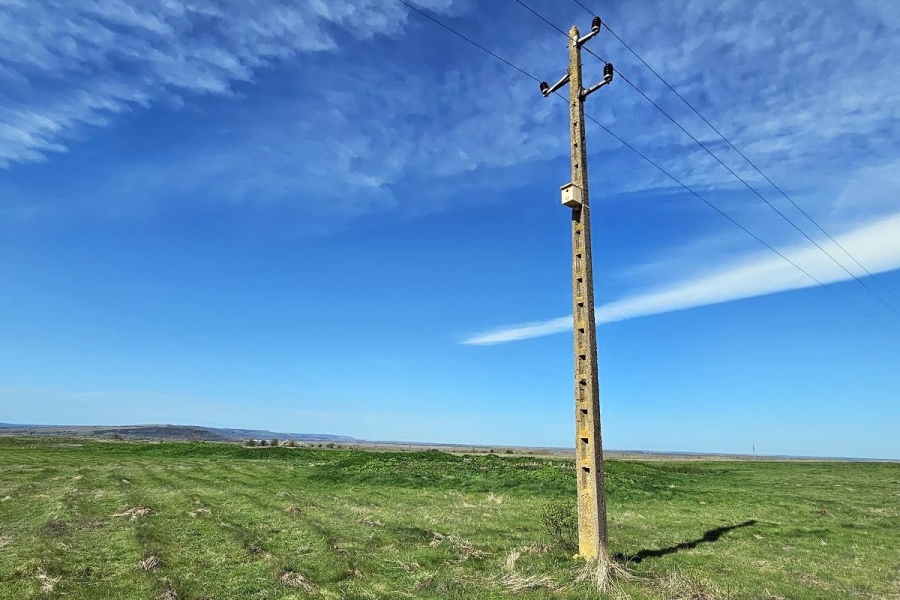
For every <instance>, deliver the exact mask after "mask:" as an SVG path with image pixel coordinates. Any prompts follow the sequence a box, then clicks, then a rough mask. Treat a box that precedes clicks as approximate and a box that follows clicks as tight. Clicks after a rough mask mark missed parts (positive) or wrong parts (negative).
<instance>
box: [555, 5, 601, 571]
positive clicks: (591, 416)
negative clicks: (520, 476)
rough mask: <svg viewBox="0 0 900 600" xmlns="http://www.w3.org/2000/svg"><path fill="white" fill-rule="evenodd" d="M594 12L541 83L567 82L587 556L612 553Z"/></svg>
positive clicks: (581, 503) (581, 546)
mask: <svg viewBox="0 0 900 600" xmlns="http://www.w3.org/2000/svg"><path fill="white" fill-rule="evenodd" d="M600 27H601V22H600V18H599V17H595V18H594V21H593V23H592V26H591V31H590V32H589V33H588V34H587V35H585V36H584V37H579V33H578V28H577V27H574V26H573V27H572V29H571V30H570V31H569V69H568V72H567V73H566V75H565V76H564V77H563V78H562V79H560V80H559V81H558V82H557V83H556V84H554V85H553V86H548V85H547V84H546V83H545V82H542V83H541V92H542V93H543V94H544V96H549V95H550V94H552V93H554V92H556V90H558V89H559V88H561V87H562V86H563V85H565V84H566V83H568V84H569V103H570V107H569V110H570V123H571V143H572V181H571V182H570V183H568V184H566V185H564V186H562V188H561V191H562V202H563V204H564V205H565V206H568V207H570V208H571V209H572V315H573V326H574V334H575V336H574V337H575V468H576V471H577V478H578V482H577V485H578V553H579V554H580V555H581V556H582V557H583V558H585V559H601V560H606V559H607V558H608V554H609V552H608V546H607V532H606V490H605V485H604V472H603V440H602V437H601V434H600V381H599V375H598V369H597V329H596V322H595V318H594V279H593V269H592V264H591V212H590V196H589V194H588V171H587V148H586V145H585V133H584V100H585V98H587V96H588V95H590V94H592V93H593V92H595V91H596V90H598V89H599V88H601V87H603V86H604V85H606V84H608V83H609V82H611V81H612V76H613V68H612V65H611V64H607V65H606V67H605V68H604V77H603V80H602V81H601V82H600V83H598V84H596V85H594V86H592V87H591V88H589V89H587V90H585V89H584V88H582V86H581V81H582V77H581V46H582V45H583V44H584V43H585V42H587V41H588V40H589V39H591V38H592V37H594V36H595V35H597V34H598V33H599V32H600Z"/></svg>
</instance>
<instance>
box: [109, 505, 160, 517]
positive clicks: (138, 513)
mask: <svg viewBox="0 0 900 600" xmlns="http://www.w3.org/2000/svg"><path fill="white" fill-rule="evenodd" d="M153 512H154V511H153V509H152V508H147V507H146V506H135V507H134V508H129V509H128V510H126V511H123V512H120V513H116V514H114V515H113V516H114V517H131V518H132V519H137V518H138V517H145V516H148V515H152V514H153Z"/></svg>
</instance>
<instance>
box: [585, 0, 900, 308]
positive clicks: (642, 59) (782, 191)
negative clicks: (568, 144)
mask: <svg viewBox="0 0 900 600" xmlns="http://www.w3.org/2000/svg"><path fill="white" fill-rule="evenodd" d="M572 1H573V2H574V3H575V4H577V5H578V6H580V7H581V8H583V9H584V10H586V11H587V12H588V13H589V14H591V15H592V16H593V15H594V12H593V11H592V10H591V9H589V8H588V7H587V6H585V5H584V4H582V3H581V2H580V1H579V0H572ZM603 26H604V27H605V28H606V30H607V31H609V32H610V33H611V34H612V36H613V37H614V38H616V39H617V40H618V41H619V43H620V44H622V45H623V46H625V48H626V49H627V50H628V51H629V52H631V54H633V55H634V57H635V58H637V59H638V60H639V61H640V62H641V64H643V65H644V66H645V67H647V69H649V71H650V72H651V73H653V75H655V76H656V78H657V79H659V80H660V81H661V82H662V83H663V84H664V85H665V86H666V87H667V88H669V90H670V91H671V92H672V93H673V94H675V95H676V96H678V98H679V99H680V100H681V101H682V102H684V104H685V105H686V106H687V107H688V108H690V109H691V111H693V113H694V114H695V115H697V116H698V117H700V119H701V120H702V121H703V122H704V123H706V125H707V126H709V128H710V129H712V130H713V131H714V132H715V133H716V135H718V136H719V137H720V138H722V140H723V141H724V142H725V143H726V144H728V145H729V146H730V147H731V149H732V150H734V151H735V152H737V153H738V155H739V156H740V157H741V158H743V159H744V160H745V161H746V162H747V164H748V165H750V166H751V167H753V169H754V170H755V171H756V172H757V173H759V174H760V175H762V177H763V178H764V179H765V180H766V181H767V182H769V184H770V185H771V186H772V187H773V188H775V189H776V190H777V191H778V193H779V194H781V195H782V196H784V197H785V198H786V199H787V201H788V202H790V203H791V204H792V205H793V206H794V208H796V209H797V210H799V211H800V213H801V214H802V215H803V216H804V217H806V218H807V219H808V220H809V222H810V223H812V224H813V225H815V226H816V228H817V229H818V230H819V231H821V232H822V233H823V234H824V235H825V236H826V237H827V238H828V239H829V240H831V241H832V242H833V243H834V245H835V246H837V247H838V248H840V250H841V251H842V252H843V253H844V254H846V255H847V256H848V257H849V258H850V260H852V261H853V262H854V263H856V266H858V267H859V268H860V269H862V270H863V271H864V272H865V274H866V275H868V276H869V277H871V278H872V279H873V280H875V281H877V282H878V284H879V285H880V286H881V288H882V289H883V290H884V291H886V292H887V293H888V294H890V295H891V296H892V297H893V298H894V299H895V300H898V301H900V297H898V296H897V295H896V294H895V293H894V292H893V291H892V290H891V288H889V287H888V286H887V285H885V283H884V282H883V281H881V278H880V277H877V276H876V274H875V273H872V272H871V271H869V269H867V268H866V267H865V266H864V265H863V264H862V263H861V262H859V260H857V259H856V257H855V256H853V255H852V254H851V253H850V251H849V250H847V249H846V248H844V246H843V245H842V244H841V243H840V242H838V241H837V240H836V239H834V237H832V235H831V234H830V233H828V232H827V231H826V230H825V228H824V227H822V226H821V225H820V224H819V223H818V221H816V220H815V219H814V218H813V217H812V216H811V215H810V214H809V213H808V212H806V210H804V209H803V207H802V206H800V205H799V204H797V202H795V201H794V199H793V198H791V196H789V195H788V194H787V192H785V191H784V190H783V189H781V187H780V186H779V185H778V184H776V183H775V182H774V181H772V179H771V178H770V177H769V176H768V175H766V173H765V172H763V170H762V169H760V168H759V167H758V166H757V165H756V163H754V162H753V161H752V160H750V158H749V157H747V155H745V154H744V153H743V152H742V151H741V150H740V149H739V148H738V147H737V146H735V145H734V144H733V143H732V142H731V140H729V139H728V138H727V137H725V134H723V133H722V132H721V131H719V129H718V128H717V127H716V126H715V125H713V124H712V123H710V122H709V120H708V119H707V118H706V117H705V116H703V115H702V114H701V113H700V111H699V110H697V108H696V107H695V106H694V105H693V104H691V103H690V102H689V101H688V99H687V98H685V97H684V96H682V95H681V94H680V93H679V92H678V90H676V89H675V88H674V87H673V86H672V85H671V84H670V83H669V82H668V81H666V80H665V78H664V77H663V76H662V75H660V74H659V73H658V72H657V71H656V69H654V68H653V67H651V66H650V65H649V64H648V63H647V61H645V60H644V58H643V57H642V56H641V55H640V54H638V53H637V52H636V51H635V50H634V49H632V47H631V46H629V45H628V44H627V43H626V42H625V40H623V39H622V38H621V37H619V35H618V34H617V33H616V32H615V31H613V30H612V28H611V27H610V26H609V24H608V23H606V22H605V21H604V22H603Z"/></svg>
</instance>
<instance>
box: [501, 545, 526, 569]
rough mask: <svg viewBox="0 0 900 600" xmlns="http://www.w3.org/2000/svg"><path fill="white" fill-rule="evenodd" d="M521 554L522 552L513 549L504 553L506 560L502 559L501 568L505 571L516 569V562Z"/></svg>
mask: <svg viewBox="0 0 900 600" xmlns="http://www.w3.org/2000/svg"><path fill="white" fill-rule="evenodd" d="M520 556H522V553H521V552H520V551H519V550H513V551H511V552H510V553H509V554H507V555H506V560H505V561H503V570H504V571H506V572H507V573H512V572H513V571H515V570H516V563H517V562H518V561H519V557H520Z"/></svg>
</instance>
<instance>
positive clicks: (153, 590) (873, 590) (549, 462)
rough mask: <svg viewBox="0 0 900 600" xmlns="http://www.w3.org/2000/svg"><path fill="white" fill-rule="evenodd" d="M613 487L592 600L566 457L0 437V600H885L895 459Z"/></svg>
mask: <svg viewBox="0 0 900 600" xmlns="http://www.w3.org/2000/svg"><path fill="white" fill-rule="evenodd" d="M607 473H608V477H607V484H608V503H609V519H610V546H611V551H612V552H613V553H616V554H617V555H618V561H619V562H620V564H621V565H622V566H623V573H622V574H621V575H620V576H619V577H618V578H616V579H615V580H614V581H613V586H612V587H611V588H610V589H609V590H607V591H605V592H603V593H600V592H598V591H597V590H596V589H595V588H593V587H591V585H590V584H589V583H586V582H583V583H578V582H577V578H578V575H579V572H580V571H581V570H582V569H583V566H582V562H581V561H580V560H577V559H574V558H573V548H572V546H571V538H570V537H569V536H568V533H569V532H570V526H571V524H570V523H566V522H565V521H566V519H565V515H566V512H565V507H566V506H567V503H569V502H570V501H571V499H572V498H573V497H574V492H575V482H574V471H573V465H572V461H571V460H570V459H567V458H564V457H549V458H547V457H527V456H513V455H504V454H491V453H484V454H470V455H469V454H449V453H444V452H436V451H430V452H370V451H364V450H354V449H337V448H334V449H329V448H319V447H318V445H316V446H315V447H312V448H310V447H301V448H284V447H282V448H271V447H266V448H247V447H242V446H239V445H236V444H217V443H186V442H166V443H150V442H127V441H116V442H101V441H89V440H74V439H73V440H61V439H55V438H39V437H34V438H23V437H6V438H0V599H16V600H19V599H22V598H67V599H72V600H77V599H92V600H93V599H98V598H115V599H130V598H135V599H148V600H174V599H176V598H178V599H197V600H199V599H207V600H209V599H219V600H224V599H232V598H234V599H244V598H257V599H268V598H273V599H274V598H348V599H351V598H360V599H362V598H508V597H516V598H519V597H521V598H598V597H599V598H636V599H651V598H652V599H673V598H684V599H692V600H714V599H725V598H728V599H732V598H733V599H764V598H765V599H769V600H775V599H779V598H780V599H787V598H789V599H795V598H798V599H804V598H809V599H832V598H833V599H839V598H840V599H845V598H875V599H900V464H896V463H852V462H815V461H803V462H790V461H749V460H740V461H738V460H735V461H727V460H721V459H720V460H715V461H703V460H696V459H695V460H690V461H667V460H654V461H639V460H630V459H629V460H610V461H608V462H607Z"/></svg>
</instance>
